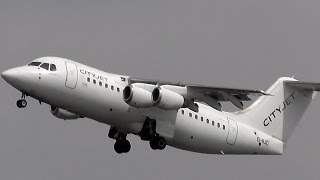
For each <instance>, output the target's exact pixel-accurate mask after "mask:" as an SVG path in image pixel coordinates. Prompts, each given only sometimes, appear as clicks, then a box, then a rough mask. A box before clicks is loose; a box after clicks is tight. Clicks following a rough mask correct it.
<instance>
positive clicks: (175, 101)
mask: <svg viewBox="0 0 320 180" xmlns="http://www.w3.org/2000/svg"><path fill="white" fill-rule="evenodd" d="M152 101H153V105H154V106H158V107H159V108H162V109H165V110H177V109H180V108H182V107H184V106H185V99H184V97H183V96H182V95H180V94H179V93H176V92H174V91H171V90H168V89H165V88H163V87H157V88H155V89H154V90H153V91H152Z"/></svg>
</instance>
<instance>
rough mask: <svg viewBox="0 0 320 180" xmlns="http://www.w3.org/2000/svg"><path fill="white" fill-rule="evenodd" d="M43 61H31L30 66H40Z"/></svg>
mask: <svg viewBox="0 0 320 180" xmlns="http://www.w3.org/2000/svg"><path fill="white" fill-rule="evenodd" d="M40 64H41V62H31V63H30V64H28V66H39V65H40Z"/></svg>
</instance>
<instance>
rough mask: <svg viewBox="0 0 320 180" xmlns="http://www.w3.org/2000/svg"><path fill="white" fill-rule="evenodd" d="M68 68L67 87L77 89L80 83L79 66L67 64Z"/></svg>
mask: <svg viewBox="0 0 320 180" xmlns="http://www.w3.org/2000/svg"><path fill="white" fill-rule="evenodd" d="M66 68H67V77H66V78H67V79H66V87H68V88H71V89H75V88H76V86H77V81H78V69H77V65H75V64H74V63H70V62H66Z"/></svg>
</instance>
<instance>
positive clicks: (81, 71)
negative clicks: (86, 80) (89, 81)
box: [80, 69, 108, 82]
mask: <svg viewBox="0 0 320 180" xmlns="http://www.w3.org/2000/svg"><path fill="white" fill-rule="evenodd" d="M80 73H81V74H84V75H87V76H89V77H92V78H95V79H97V80H101V81H105V82H107V81H108V78H106V77H104V76H101V75H99V74H96V73H92V72H90V71H86V70H83V69H80Z"/></svg>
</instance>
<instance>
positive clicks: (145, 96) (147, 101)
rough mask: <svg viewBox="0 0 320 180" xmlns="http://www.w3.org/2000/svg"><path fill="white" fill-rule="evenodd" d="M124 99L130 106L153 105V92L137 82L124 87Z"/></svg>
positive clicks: (145, 106) (144, 106)
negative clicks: (136, 84)
mask: <svg viewBox="0 0 320 180" xmlns="http://www.w3.org/2000/svg"><path fill="white" fill-rule="evenodd" d="M123 100H124V101H125V102H126V103H127V104H129V105H130V106H133V107H137V108H147V107H151V106H152V105H153V104H152V100H151V92H150V91H148V90H146V89H143V88H141V87H138V86H135V84H132V85H129V86H127V87H125V88H124V89H123Z"/></svg>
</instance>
